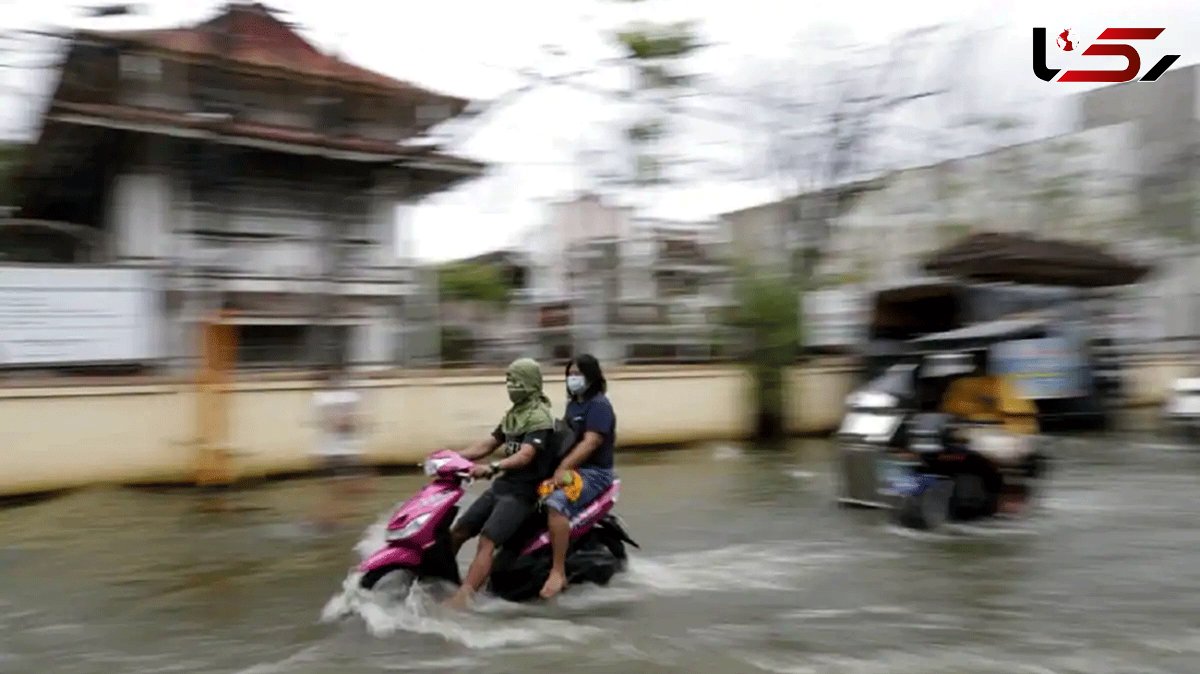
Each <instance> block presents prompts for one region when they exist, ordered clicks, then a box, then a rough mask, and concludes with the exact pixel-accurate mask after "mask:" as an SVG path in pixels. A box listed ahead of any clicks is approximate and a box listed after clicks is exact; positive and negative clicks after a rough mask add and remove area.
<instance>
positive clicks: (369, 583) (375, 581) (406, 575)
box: [358, 565, 417, 596]
mask: <svg viewBox="0 0 1200 674" xmlns="http://www.w3.org/2000/svg"><path fill="white" fill-rule="evenodd" d="M416 579H417V574H416V573H414V572H413V570H412V569H410V568H407V567H403V566H395V565H392V566H381V567H379V568H378V569H371V570H370V571H368V572H366V573H364V574H363V577H362V579H361V580H359V582H358V584H359V586H360V587H362V589H364V590H371V591H372V592H376V593H382V594H387V595H394V596H404V595H406V594H408V590H409V588H411V587H412V584H413V582H414V581H415V580H416Z"/></svg>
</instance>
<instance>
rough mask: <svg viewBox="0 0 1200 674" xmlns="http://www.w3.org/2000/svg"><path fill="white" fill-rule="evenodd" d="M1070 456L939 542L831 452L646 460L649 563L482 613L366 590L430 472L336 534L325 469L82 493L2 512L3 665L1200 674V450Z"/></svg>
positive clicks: (637, 472)
mask: <svg viewBox="0 0 1200 674" xmlns="http://www.w3.org/2000/svg"><path fill="white" fill-rule="evenodd" d="M1055 458H1056V464H1055V472H1054V474H1053V476H1052V483H1051V485H1050V491H1049V493H1048V495H1047V497H1046V499H1045V500H1044V502H1043V503H1042V504H1041V506H1040V508H1041V512H1040V513H1039V514H1038V516H1037V517H1036V518H1035V519H1032V520H1030V521H1025V522H1019V523H1004V524H999V523H997V524H989V525H980V526H972V527H958V528H955V529H952V530H951V531H950V532H948V533H944V534H937V535H929V534H913V533H908V532H905V531H902V530H899V529H896V528H894V527H891V526H889V525H888V524H887V523H886V518H885V517H884V514H883V513H880V512H877V511H858V510H844V509H840V508H838V507H836V505H835V504H834V481H833V474H832V468H833V456H832V452H831V445H830V444H829V443H827V442H825V441H806V442H798V443H795V444H793V445H791V446H790V447H789V448H788V449H787V450H783V451H773V452H772V451H765V450H758V451H755V450H753V449H751V448H744V447H737V446H723V445H712V446H702V447H696V448H692V449H687V450H677V451H672V452H663V453H639V454H636V455H633V454H624V455H622V456H620V457H619V470H620V473H621V476H622V478H623V480H624V493H623V497H622V500H621V502H620V504H619V505H618V510H619V512H620V513H621V514H622V515H623V516H624V518H625V520H626V521H627V523H628V525H629V528H630V530H631V532H632V533H633V535H634V537H635V538H637V539H639V542H641V543H642V545H643V550H642V551H641V552H640V553H638V552H637V551H634V553H635V555H636V556H635V558H634V560H633V562H632V566H631V568H630V571H629V572H628V573H627V574H626V575H625V576H624V577H623V578H621V579H620V580H619V581H617V582H616V583H615V585H613V586H612V587H609V588H604V589H597V588H573V589H572V590H571V591H570V592H569V593H568V594H567V595H565V596H564V597H563V598H562V600H561V601H559V602H558V603H557V604H555V605H525V606H515V605H509V604H505V603H502V602H499V601H496V600H492V601H484V602H483V603H482V604H481V605H480V606H479V607H478V608H477V610H476V611H474V612H472V613H469V614H453V613H445V612H443V611H441V610H440V608H439V606H438V605H437V603H436V602H435V601H433V600H432V599H431V598H430V593H429V592H427V591H424V590H421V591H418V592H416V593H414V594H413V595H412V596H411V597H410V598H409V600H408V601H407V603H405V604H403V605H398V606H392V607H387V606H384V605H381V604H378V603H373V602H371V601H369V600H364V599H363V598H362V597H358V596H357V595H355V594H353V593H343V590H342V584H343V581H344V579H345V578H346V577H347V572H348V569H349V567H350V565H351V564H352V563H353V562H355V561H356V560H357V559H358V553H357V552H356V547H360V548H361V547H367V546H369V545H370V542H371V541H370V539H372V538H373V537H376V538H377V536H378V531H374V532H371V531H368V530H369V529H370V528H371V526H370V525H371V524H372V523H373V522H377V521H378V519H379V518H380V517H381V516H382V515H384V514H385V513H386V511H387V510H388V508H389V507H390V506H391V505H392V504H393V503H394V502H395V501H397V500H399V499H401V498H403V497H406V496H407V495H408V494H409V493H411V492H412V491H414V490H415V489H416V488H417V486H418V485H419V484H420V480H421V478H420V477H418V476H416V475H404V476H396V477H387V478H381V479H380V480H379V481H378V482H377V483H376V491H375V492H374V493H373V495H371V496H369V497H367V498H366V499H365V500H364V502H363V503H361V504H360V505H359V506H358V508H359V514H360V516H359V519H360V520H361V525H358V524H355V525H354V526H351V527H348V528H346V529H345V530H343V531H341V532H339V533H336V534H333V535H326V536H316V535H313V534H312V533H309V532H307V530H306V529H305V528H303V526H302V525H301V524H300V522H302V520H303V518H304V515H305V513H306V512H309V510H310V509H311V507H312V503H313V499H315V498H317V497H318V495H319V491H318V489H319V484H318V483H316V482H312V481H292V482H283V483H276V484H271V485H267V486H263V487H258V488H255V489H249V490H245V491H241V492H238V493H236V494H234V495H232V496H231V497H230V503H231V504H232V506H233V507H234V509H233V511H232V512H222V513H205V512H201V511H200V509H199V507H198V506H199V505H201V500H200V497H198V496H197V495H195V494H192V493H189V492H169V493H147V492H138V491H130V490H97V491H89V492H81V493H77V494H73V495H70V496H66V497H62V498H59V499H56V500H53V501H48V502H43V503H40V504H36V505H30V506H25V507H19V508H11V509H8V510H3V511H0V671H3V672H31V673H32V672H55V673H58V674H69V673H72V672H105V673H109V672H122V673H124V672H129V673H138V674H148V673H150V672H240V673H242V674H269V673H273V672H288V673H292V672H294V673H322V674H324V673H333V672H338V673H345V674H355V673H359V672H454V673H466V672H563V671H572V672H578V673H586V672H622V673H629V672H638V673H653V672H689V673H690V674H706V673H710V672H711V673H721V674H727V673H730V672H738V673H741V672H748V673H756V672H768V673H770V672H779V673H790V674H810V673H811V674H821V673H828V674H850V673H856V674H866V673H874V672H879V673H884V672H886V673H889V674H904V673H908V672H912V673H918V672H919V673H920V674H939V673H944V674H962V673H965V672H972V673H979V674H986V673H993V672H994V673H997V674H1000V673H1003V674H1013V673H1029V674H1049V673H1067V672H1078V673H1080V674H1084V673H1086V674H1102V673H1106V672H1112V673H1117V672H1121V673H1125V672H1137V673H1139V674H1152V673H1156V672H1173V673H1180V674H1183V673H1187V674H1194V673H1195V672H1200V526H1198V525H1197V515H1198V514H1200V494H1198V491H1197V487H1198V485H1200V448H1198V449H1191V450H1189V449H1188V448H1183V447H1178V446H1174V445H1164V444H1162V443H1161V442H1158V441H1154V442H1151V441H1149V440H1144V439H1143V440H1140V439H1139V438H1138V436H1137V435H1136V434H1132V435H1131V434H1125V435H1123V436H1122V437H1120V438H1119V439H1118V438H1108V439H1102V438H1096V439H1088V440H1083V439H1078V438H1075V439H1072V440H1070V441H1063V442H1062V443H1059V445H1058V446H1057V447H1056V449H1055ZM481 488H482V485H476V486H474V487H472V494H474V493H477V492H478V490H479V489H481ZM466 552H467V551H464V555H463V561H464V562H465V558H466ZM342 608H348V609H351V610H352V615H351V616H350V617H349V618H345V619H325V618H323V615H324V614H325V613H326V612H329V613H336V612H337V611H338V610H339V609H342Z"/></svg>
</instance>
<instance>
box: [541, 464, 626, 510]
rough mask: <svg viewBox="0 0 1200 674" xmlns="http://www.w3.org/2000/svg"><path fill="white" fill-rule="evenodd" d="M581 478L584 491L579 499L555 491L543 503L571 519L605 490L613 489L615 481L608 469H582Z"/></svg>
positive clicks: (580, 471)
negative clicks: (569, 497) (572, 498)
mask: <svg viewBox="0 0 1200 674" xmlns="http://www.w3.org/2000/svg"><path fill="white" fill-rule="evenodd" d="M579 477H580V478H582V479H583V490H582V491H580V493H579V498H578V499H576V500H574V501H572V500H570V499H568V498H567V495H566V494H565V493H563V490H561V489H555V490H554V491H553V492H552V493H551V494H550V495H549V496H547V497H546V500H545V501H543V503H544V504H545V506H546V507H547V508H549V509H553V510H557V511H558V512H560V513H562V514H563V515H564V516H566V518H567V519H571V518H573V517H575V516H576V515H578V514H579V513H581V512H583V509H584V508H586V507H588V505H590V504H591V502H592V501H595V500H596V499H597V498H599V496H600V495H601V494H603V493H604V490H605V489H608V488H609V487H611V486H612V483H613V479H614V475H613V471H611V470H609V469H606V468H580V469H579Z"/></svg>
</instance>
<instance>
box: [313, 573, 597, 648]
mask: <svg viewBox="0 0 1200 674" xmlns="http://www.w3.org/2000/svg"><path fill="white" fill-rule="evenodd" d="M355 575H356V574H355ZM496 603H500V604H504V602H500V601H499V600H494V599H486V598H485V599H483V600H482V605H481V606H479V607H477V608H478V609H480V610H476V611H471V612H458V611H451V610H449V609H444V608H442V607H441V605H440V604H439V603H438V602H437V601H436V599H435V596H434V594H433V593H431V592H430V589H429V588H428V587H427V586H426V585H423V584H416V585H414V586H413V587H412V589H411V590H410V591H409V592H408V594H407V596H406V597H404V599H403V600H402V601H401V602H389V601H387V600H384V599H381V598H379V597H376V596H375V595H374V594H373V593H371V592H367V591H364V590H361V589H359V588H358V586H357V578H356V577H355V578H353V579H347V581H346V584H345V587H344V588H343V592H342V594H340V595H338V596H335V597H334V598H332V599H331V600H330V601H329V603H328V604H326V607H325V610H324V611H323V612H322V619H323V620H325V621H331V620H336V619H341V618H344V617H346V616H348V615H354V616H357V617H359V618H361V619H362V621H363V622H364V623H365V624H366V626H367V630H368V631H369V632H370V633H371V634H372V635H373V636H376V637H388V636H391V635H394V634H396V633H399V632H408V633H411V634H423V635H431V636H438V637H441V638H443V639H444V640H446V641H449V642H453V643H457V644H459V645H462V646H465V647H466V648H469V649H472V650H491V649H496V648H502V647H531V646H536V645H544V644H547V643H551V644H560V645H562V647H563V648H564V649H565V648H566V644H568V643H581V642H585V641H589V640H591V639H594V638H596V637H597V636H599V635H601V634H602V633H603V632H604V630H601V629H599V628H596V627H588V626H584V625H576V624H573V623H571V622H569V621H565V620H554V619H550V618H538V617H521V616H520V615H519V609H518V610H514V611H506V610H505V609H503V608H501V609H500V610H497V608H495V607H494V606H493V605H494V604H496ZM513 613H517V614H518V615H513ZM498 614H499V615H498Z"/></svg>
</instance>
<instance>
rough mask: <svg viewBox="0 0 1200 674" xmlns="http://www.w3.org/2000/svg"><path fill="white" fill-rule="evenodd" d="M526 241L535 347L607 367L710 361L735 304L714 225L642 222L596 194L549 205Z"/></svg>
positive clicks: (722, 243)
mask: <svg viewBox="0 0 1200 674" xmlns="http://www.w3.org/2000/svg"><path fill="white" fill-rule="evenodd" d="M549 213H550V216H549V218H548V219H547V221H546V222H545V223H544V225H542V226H540V227H538V228H535V230H534V232H533V233H532V235H531V236H530V238H529V242H530V243H529V248H530V257H531V260H532V265H531V283H530V286H529V289H528V293H527V296H526V297H527V300H528V303H529V304H530V305H531V306H533V307H534V315H535V316H536V317H537V318H536V319H535V324H536V325H537V328H536V331H537V335H538V340H537V341H538V345H539V346H538V348H539V350H540V351H541V353H542V354H543V357H548V358H561V357H563V356H564V355H565V354H570V353H573V352H579V351H590V352H592V353H594V354H595V355H596V356H597V357H599V358H602V359H605V360H608V361H626V362H638V361H656V360H689V359H696V360H701V359H709V358H712V357H714V356H715V355H717V354H718V352H719V351H720V345H721V342H722V339H723V337H722V330H721V321H720V312H721V311H722V310H723V309H724V308H725V307H727V306H728V304H729V302H730V301H731V293H732V289H731V275H730V268H729V265H728V261H727V256H728V255H727V248H728V242H727V241H724V240H722V238H721V236H720V235H721V230H720V228H718V227H717V226H716V225H715V223H689V222H673V221H667V220H661V219H648V218H641V217H638V215H637V214H636V212H635V211H634V210H633V209H631V208H627V207H623V206H619V205H615V204H612V203H609V202H607V201H605V200H603V199H601V198H599V197H597V196H595V195H584V196H581V197H578V198H576V199H573V200H570V201H566V202H562V203H558V204H554V205H553V206H552V207H551V208H550V210H549Z"/></svg>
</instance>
